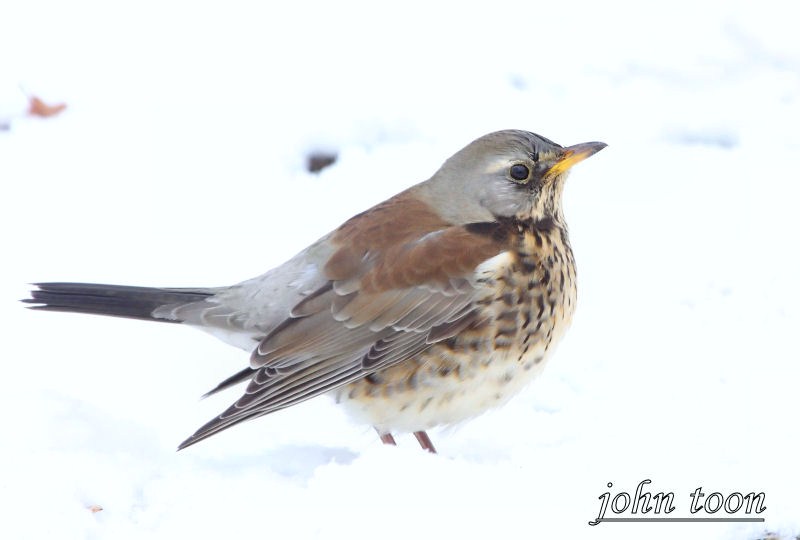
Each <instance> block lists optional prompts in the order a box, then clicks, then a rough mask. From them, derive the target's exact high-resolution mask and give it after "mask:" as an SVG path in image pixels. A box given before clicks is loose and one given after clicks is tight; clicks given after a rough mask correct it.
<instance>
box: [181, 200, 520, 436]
mask: <svg viewBox="0 0 800 540" xmlns="http://www.w3.org/2000/svg"><path fill="white" fill-rule="evenodd" d="M387 223H388V224H391V226H390V227H387ZM508 234H509V233H507V231H506V229H505V228H504V227H502V226H501V225H499V224H496V223H492V224H475V225H467V226H450V225H448V224H446V223H444V222H442V221H441V219H439V218H438V217H437V216H436V214H435V213H434V212H433V211H432V210H431V209H430V208H429V207H428V206H427V205H425V204H424V203H422V202H421V201H419V200H418V199H409V195H408V193H404V194H401V195H399V196H397V197H395V198H393V199H390V200H389V201H386V202H385V203H383V204H382V205H379V206H377V207H375V208H373V209H372V210H370V211H368V212H366V213H364V214H360V215H358V216H356V217H354V218H353V219H351V220H350V221H348V222H347V223H345V224H344V225H343V226H342V227H340V229H338V230H337V232H336V233H335V234H334V235H333V236H332V240H331V241H332V242H333V243H334V245H335V246H336V247H337V250H336V251H335V252H334V253H333V255H332V256H331V258H330V259H329V260H328V261H327V264H326V265H325V274H326V276H327V277H328V279H329V282H328V283H327V284H326V285H325V286H323V287H321V288H320V289H318V290H317V291H316V292H314V293H313V294H311V295H309V296H307V297H306V298H305V299H304V300H303V301H301V302H300V303H298V304H297V305H296V306H295V307H294V308H293V309H292V311H291V314H290V316H289V317H288V318H287V319H286V320H285V321H284V322H283V323H281V324H280V325H279V326H278V327H277V328H275V329H274V330H272V331H271V332H270V333H269V334H268V335H267V336H266V337H265V338H264V339H263V340H262V341H261V343H260V344H259V346H258V347H257V349H256V350H255V351H254V352H253V355H252V358H251V367H252V368H253V369H254V370H255V372H254V374H253V376H252V379H251V380H250V383H249V385H248V387H247V389H246V391H245V393H244V395H243V396H242V397H241V398H239V400H238V401H237V402H236V403H234V404H233V405H232V406H231V407H230V408H228V409H227V410H226V411H225V412H223V413H222V414H221V415H219V416H218V417H217V418H215V419H213V420H212V421H210V422H209V423H207V424H206V425H205V426H203V427H202V428H200V429H199V430H198V431H197V433H195V434H194V435H193V436H192V437H190V438H189V439H188V440H186V441H185V442H184V443H183V444H182V445H181V448H183V447H185V446H189V445H190V444H194V443H195V442H198V441H200V440H202V439H203V438H205V437H208V436H210V435H212V434H214V433H216V432H218V431H221V430H223V429H226V428H228V427H230V426H232V425H234V424H237V423H239V422H241V421H243V420H247V419H250V418H254V417H257V416H262V415H264V414H268V413H270V412H274V411H276V410H279V409H283V408H286V407H289V406H291V405H294V404H296V403H299V402H301V401H304V400H306V399H309V398H312V397H314V396H317V395H319V394H322V393H324V392H327V391H329V390H332V389H334V388H337V387H339V386H342V385H344V384H347V383H349V382H352V381H355V380H358V379H360V378H362V377H365V376H366V375H368V374H370V373H372V372H374V371H377V370H379V369H382V368H385V367H388V366H390V365H393V364H396V363H398V362H402V361H403V360H405V359H408V358H411V357H413V356H415V355H417V354H419V353H420V352H421V351H423V350H425V349H426V348H427V347H430V346H431V344H432V343H435V342H437V341H440V340H442V339H447V338H449V337H451V336H453V335H455V334H457V333H458V332H459V331H460V330H462V329H464V328H466V327H467V326H469V325H470V324H472V323H473V322H475V309H474V303H475V300H476V299H477V298H478V297H479V296H480V290H479V287H480V285H479V283H478V282H477V281H476V280H475V278H474V276H473V274H474V270H475V268H476V267H477V266H479V265H480V264H481V263H482V262H484V261H486V260H487V259H490V258H491V257H494V256H495V255H498V254H499V253H501V252H503V251H505V250H506V249H507V245H508Z"/></svg>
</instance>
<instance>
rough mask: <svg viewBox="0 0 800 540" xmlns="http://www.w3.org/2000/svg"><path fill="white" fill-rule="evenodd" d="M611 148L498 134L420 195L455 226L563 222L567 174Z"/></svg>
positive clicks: (450, 163) (476, 144)
mask: <svg viewBox="0 0 800 540" xmlns="http://www.w3.org/2000/svg"><path fill="white" fill-rule="evenodd" d="M605 146H606V145H605V143H601V142H590V143H583V144H577V145H574V146H568V147H563V146H561V145H560V144H557V143H555V142H553V141H551V140H550V139H547V138H545V137H542V136H541V135H537V134H536V133H531V132H528V131H520V130H504V131H496V132H494V133H489V134H488V135H484V136H483V137H480V138H479V139H476V140H474V141H472V142H471V143H470V144H468V145H467V146H465V147H464V148H463V149H461V150H459V151H458V152H456V153H455V154H454V155H453V156H451V157H450V158H449V159H448V160H447V161H445V163H444V164H443V165H442V166H441V168H440V169H439V170H438V171H437V172H436V174H435V175H433V177H431V178H430V179H429V180H427V181H426V182H423V183H422V184H419V185H418V186H416V191H417V193H418V194H419V196H420V197H421V198H423V199H425V200H427V202H429V203H431V204H432V205H433V206H434V207H435V208H437V210H438V211H439V212H440V213H441V215H442V217H443V218H445V219H447V220H448V221H450V222H451V223H454V224H466V223H476V222H486V221H497V220H498V219H502V218H515V219H520V220H524V219H534V220H539V219H545V218H550V219H555V220H557V221H562V220H563V217H562V215H561V193H562V191H563V187H564V180H565V179H566V177H567V172H568V171H569V169H570V167H572V166H573V165H575V164H576V163H578V162H579V161H582V160H584V159H586V158H587V157H589V156H591V155H593V154H595V153H596V152H598V151H600V150H602V149H603V148H605Z"/></svg>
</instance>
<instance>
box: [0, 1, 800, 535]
mask: <svg viewBox="0 0 800 540" xmlns="http://www.w3.org/2000/svg"><path fill="white" fill-rule="evenodd" d="M284 4H285V5H277V4H267V3H255V2H253V3H248V2H229V3H225V4H224V6H223V4H219V3H201V2H198V3H188V2H187V3H181V2H175V1H171V2H163V1H161V2H156V1H154V0H145V1H141V2H137V3H135V4H131V5H123V4H118V3H107V2H99V1H88V0H76V1H75V2H68V3H63V2H55V1H53V0H41V1H30V0H25V1H23V0H11V1H7V2H4V3H3V5H2V7H0V21H2V22H3V30H2V32H0V73H2V81H3V82H4V88H2V90H0V96H2V97H3V99H4V100H5V101H4V103H3V104H0V110H12V111H14V110H17V109H19V107H20V94H19V93H18V90H17V89H18V85H22V87H23V88H25V89H26V90H27V91H30V92H34V93H37V94H38V95H40V96H41V97H42V98H44V99H53V100H63V101H66V102H67V103H68V104H69V108H68V109H67V111H66V112H65V113H64V114H63V115H61V116H59V117H57V118H52V119H48V120H41V119H28V118H24V117H16V118H14V119H13V120H12V125H11V129H10V130H9V131H0V186H1V187H0V190H2V192H0V227H2V231H3V232H2V239H3V242H2V244H3V251H4V256H3V261H4V262H3V265H2V282H1V284H0V317H2V322H3V327H4V328H5V332H4V339H3V340H2V353H0V356H2V358H3V361H2V368H1V369H2V372H1V373H2V375H1V376H0V385H2V388H0V406H2V410H3V411H5V425H4V435H3V442H2V446H1V447H0V448H2V449H0V457H2V459H0V508H2V519H0V536H2V537H3V538H42V537H55V536H57V537H66V538H115V539H118V538H134V537H135V538H142V537H146V538H175V537H190V536H194V537H200V538H206V537H214V536H225V537H235V536H237V535H242V536H244V535H248V536H253V535H258V536H262V537H288V538H311V537H321V538H348V539H350V538H367V537H381V538H395V537H397V538H400V537H405V538H409V537H423V538H425V537H433V536H434V535H445V534H446V535H447V536H448V537H463V538H480V537H498V538H534V537H551V538H552V537H564V538H584V537H591V538H615V539H619V538H641V537H646V538H670V539H671V538H674V537H676V536H686V537H690V538H704V539H709V538H720V539H729V538H736V539H739V538H742V539H755V538H759V537H762V536H764V534H765V532H766V531H769V532H771V533H774V534H775V535H776V537H778V538H794V537H795V536H796V535H798V534H800V513H798V509H800V494H799V493H800V492H799V491H798V489H797V486H798V480H800V473H798V470H800V468H799V467H798V457H797V448H798V446H799V445H798V443H799V442H800V437H798V429H797V415H798V404H797V381H798V377H799V376H800V367H798V366H800V362H799V361H800V346H798V344H797V340H796V335H797V329H798V324H799V323H800V308H799V307H798V306H800V282H799V281H798V279H797V278H798V276H800V255H798V250H797V240H796V238H795V237H796V235H797V233H798V231H800V227H799V225H800V216H799V215H798V212H797V210H796V204H797V200H798V195H800V184H799V183H798V179H799V178H800V175H798V166H797V155H798V152H799V151H800V131H798V129H797V124H798V120H800V41H798V40H797V37H796V28H795V26H796V25H795V20H794V19H795V17H793V16H792V15H791V14H790V13H789V11H790V9H791V5H790V4H788V3H786V2H779V1H762V2H759V3H758V4H757V5H755V4H752V3H748V2H724V3H723V2H715V1H713V0H694V1H692V2H689V1H687V0H676V1H673V2H662V3H659V4H651V3H640V2H622V1H609V2H589V1H586V0H581V1H576V2H570V3H569V4H568V5H565V4H563V3H558V2H551V3H549V4H547V5H545V4H542V3H534V2H506V1H494V2H491V3H490V4H486V3H481V4H479V5H471V4H468V3H463V4H458V5H456V4H450V3H443V4H441V5H438V4H435V3H432V2H425V3H422V2H419V3H416V2H410V3H409V2H406V3H403V4H393V5H391V6H386V5H382V4H379V3H364V4H359V3H351V2H335V3H325V2H294V3H284ZM5 96H10V97H8V98H6V97H5ZM22 103H24V101H23V102H22ZM3 106H5V107H6V109H2V107H3ZM23 106H24V105H23ZM503 128H520V129H527V130H531V131H534V132H537V133H540V134H542V135H544V136H546V137H548V138H551V139H553V140H555V141H558V142H559V143H562V144H574V143H578V142H583V141H590V140H602V141H605V142H606V143H608V144H609V146H608V148H607V149H605V150H603V151H602V152H601V153H599V154H598V155H597V156H594V157H592V158H591V159H589V160H587V161H586V162H585V163H581V164H580V165H578V166H577V167H576V168H575V170H574V172H573V174H572V176H571V178H570V180H569V182H568V187H567V191H566V202H565V206H566V213H567V218H568V221H569V224H570V230H571V238H572V242H573V248H574V250H575V254H576V257H577V259H578V265H579V302H578V310H577V314H576V317H575V321H574V324H573V327H572V329H571V330H570V331H569V332H568V333H567V335H566V337H565V340H564V342H563V344H562V345H561V346H560V348H559V350H558V351H557V353H556V355H555V357H554V358H553V360H552V361H551V362H550V364H549V365H548V366H547V368H546V369H545V372H544V374H543V375H542V376H541V377H540V378H539V379H538V380H537V381H536V382H535V383H534V384H533V385H532V386H531V387H530V388H528V389H527V390H526V391H525V392H524V393H523V394H521V395H520V396H518V397H517V398H515V399H514V400H512V402H511V403H509V404H508V405H507V406H505V407H504V408H502V409H500V410H496V411H492V412H490V413H487V414H485V415H484V416H482V417H480V418H478V419H476V420H474V421H472V422H469V423H467V424H465V425H463V426H459V427H457V428H455V429H453V428H451V429H445V430H439V431H435V432H433V433H432V434H431V435H432V438H433V440H434V442H435V444H436V445H437V448H438V449H439V451H440V454H439V455H437V456H433V455H427V454H425V453H423V452H421V451H420V450H419V449H418V448H416V442H415V441H414V440H413V437H410V436H403V437H400V438H399V446H398V447H396V448H391V447H385V446H382V445H381V444H380V442H379V441H378V440H377V437H376V436H375V434H374V432H373V431H372V430H371V429H370V428H369V427H367V426H361V425H357V424H355V423H353V422H351V421H350V420H349V419H348V418H347V417H346V416H345V415H344V414H343V412H342V411H341V410H339V409H337V408H336V407H335V406H333V405H332V404H331V402H330V401H329V400H326V399H325V398H321V399H317V400H313V401H311V402H307V403H305V404H302V405H300V406H297V407H295V408H292V409H289V410H286V411H283V412H280V413H277V414H274V415H271V416H269V417H266V418H262V419H259V420H257V421H255V422H250V423H247V424H245V425H242V426H237V427H236V428H235V429H232V430H230V431H227V432H225V433H224V434H221V435H219V436H215V437H213V438H211V439H210V440H208V441H206V442H203V443H202V444H199V445H197V446H194V447H191V448H190V449H188V450H186V451H182V452H177V453H176V452H175V451H174V449H175V447H176V445H177V444H178V443H179V442H180V441H181V440H183V439H184V438H185V437H186V436H187V435H189V434H190V433H191V432H193V431H194V429H196V428H197V427H198V426H200V425H201V424H202V423H204V422H205V421H206V420H208V419H209V418H211V417H212V416H213V415H215V414H216V413H218V412H219V411H221V410H222V409H223V408H225V407H226V406H227V405H228V404H229V403H230V402H231V401H233V400H234V399H235V397H236V396H237V394H236V392H237V391H238V389H234V390H231V391H227V392H225V393H224V395H222V396H218V397H213V398H210V399H207V400H203V401H199V402H198V399H197V398H198V396H200V395H201V394H202V393H204V392H205V391H207V390H209V389H210V388H212V387H213V386H214V385H215V384H216V383H217V382H219V381H220V380H222V379H223V378H225V377H227V376H228V375H230V374H231V373H233V372H235V371H238V370H239V369H241V367H242V366H243V365H244V363H245V362H246V361H247V358H246V355H243V354H242V353H241V352H240V351H238V350H236V349H234V348H230V347H227V346H225V345H224V344H222V343H220V342H217V341H216V340H214V339H213V338H211V337H209V336H206V335H204V334H202V333H200V332H196V331H193V330H191V329H188V328H183V327H179V326H176V325H157V324H148V323H145V322H136V321H126V320H114V319H111V320H108V319H103V318H99V317H88V316H80V315H73V314H48V313H36V312H31V311H27V310H24V309H23V308H22V306H21V305H20V304H18V303H17V302H16V300H18V299H20V298H23V297H25V296H26V295H27V291H28V289H29V287H28V285H27V283H31V282H36V281H87V282H108V283H120V284H137V285H153V286H159V285H165V286H187V287H188V286H206V285H223V284H230V283H234V282H238V281H241V280H244V279H247V278H250V277H253V276H255V275H258V274H260V273H262V272H264V271H265V270H267V269H268V268H270V267H272V266H274V265H277V264H280V263H281V262H282V261H284V260H285V259H287V258H288V257H290V256H291V255H293V254H294V253H295V252H296V251H298V250H299V249H300V248H302V247H303V246H305V245H307V244H308V243H309V242H311V241H313V240H315V239H316V238H318V237H319V236H321V235H322V234H324V233H325V232H327V231H328V230H330V229H331V228H333V227H335V226H336V225H338V224H339V223H340V222H341V221H343V220H344V219H346V218H348V217H350V216H351V215H353V214H354V213H357V212H359V211H361V210H363V209H365V208H367V207H368V206H370V205H371V204H374V203H376V202H379V201H381V200H383V199H384V198H386V197H388V196H390V195H391V194H393V193H396V192H397V191H399V190H401V189H403V188H405V187H407V186H409V185H411V184H413V183H416V182H418V181H420V180H423V179H425V178H427V177H428V176H430V174H432V173H433V172H434V171H435V169H436V168H437V167H438V166H439V164H440V163H441V162H442V161H443V160H444V159H445V158H446V157H448V156H449V155H450V154H452V153H453V152H454V151H456V150H457V149H459V148H461V147H462V146H463V145H465V144H466V143H467V142H469V141H470V140H472V139H473V138H475V137H477V136H480V135H482V134H483V133H486V132H489V131H493V130H496V129H503ZM316 149H323V150H331V149H333V150H335V151H337V152H338V154H339V160H338V161H337V163H336V164H335V165H334V166H332V167H330V168H328V169H325V170H324V171H323V172H322V173H321V174H319V175H311V174H309V173H306V172H305V171H304V170H303V165H304V160H305V156H306V154H307V153H308V152H309V151H311V150H316ZM643 479H651V480H652V482H653V483H652V490H653V491H654V492H657V491H674V492H675V497H676V502H677V504H676V506H678V509H677V510H676V515H678V514H679V515H681V516H684V515H687V513H688V510H687V509H688V502H689V493H691V492H692V491H694V490H695V488H697V487H699V486H702V487H703V491H704V492H706V493H709V492H712V491H719V492H722V493H723V494H728V493H732V492H735V491H739V492H743V493H747V492H750V491H755V492H762V491H763V492H764V493H765V495H766V507H767V510H766V511H765V512H764V513H763V514H762V516H763V517H765V519H766V522H765V523H755V524H754V523H684V524H681V523H647V524H644V523H602V524H600V525H598V526H596V527H589V526H588V525H587V522H588V521H590V520H592V519H594V518H595V517H596V516H597V514H598V509H599V501H598V497H599V496H600V495H601V494H602V493H603V492H605V491H606V490H607V488H606V484H607V483H608V482H613V484H614V487H613V488H612V489H611V491H612V494H613V493H616V491H615V490H617V489H624V490H627V491H629V492H633V491H634V489H635V487H636V485H637V483H639V482H640V481H641V480H643ZM95 504H97V505H100V506H102V507H103V510H102V511H101V512H97V513H91V512H90V511H89V510H87V507H89V506H91V505H95Z"/></svg>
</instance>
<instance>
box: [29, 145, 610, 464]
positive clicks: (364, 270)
mask: <svg viewBox="0 0 800 540" xmlns="http://www.w3.org/2000/svg"><path fill="white" fill-rule="evenodd" d="M605 146H606V145H605V144H603V143H600V142H590V143H584V144H577V145H574V146H568V147H562V146H560V145H558V144H556V143H554V142H553V141H550V140H548V139H546V138H544V137H542V136H540V135H536V134H534V133H529V132H526V131H516V130H508V131H498V132H495V133H490V134H488V135H485V136H483V137H481V138H479V139H477V140H475V141H473V142H472V143H470V144H469V145H467V146H466V147H465V148H463V149H462V150H460V151H459V152H457V153H456V154H454V155H453V156H452V157H450V158H449V159H448V160H447V161H445V162H444V164H443V165H442V166H441V168H440V169H439V170H438V171H437V172H436V173H435V174H434V175H433V176H432V177H431V178H430V179H429V180H426V181H424V182H422V183H420V184H417V185H415V186H413V187H411V188H409V189H407V190H405V191H403V192H401V193H399V194H398V195H395V196H394V197H392V198H390V199H388V200H386V201H384V202H382V203H380V204H378V205H376V206H374V207H372V208H370V209H369V210H367V211H365V212H362V213H361V214H358V215H356V216H355V217H353V218H351V219H349V220H348V221H346V222H345V223H344V224H343V225H341V226H340V227H339V228H337V229H336V230H334V231H333V232H331V233H329V234H327V235H326V236H324V237H322V238H321V239H320V240H318V241H317V242H315V243H313V244H312V245H310V246H308V247H307V248H305V249H304V250H302V251H301V252H300V253H298V254H297V255H295V256H294V257H293V258H291V259H289V260H288V261H286V262H285V263H284V264H282V265H280V266H278V267H276V268H273V269H272V270H269V271H268V272H266V273H265V274H263V275H261V276H259V277H256V278H253V279H250V280H247V281H244V282H242V283H239V284H237V285H233V286H230V287H214V288H191V289H187V288H149V287H129V286H118V285H95V284H84V283H39V284H37V285H36V286H37V287H38V290H35V291H33V292H32V293H31V298H28V299H26V300H24V301H25V302H28V303H32V304H36V305H35V306H32V307H33V309H41V310H48V311H72V312H79V313H91V314H99V315H112V316H117V317H130V318H135V319H146V320H153V321H160V322H171V323H182V324H188V325H190V326H196V327H199V328H201V329H204V330H207V331H209V332H210V333H212V334H213V335H215V336H217V337H219V338H221V339H223V340H225V341H226V342H228V343H230V344H232V345H235V346H237V347H240V348H242V349H244V350H246V351H248V352H250V353H251V354H250V365H249V367H246V368H245V369H243V370H242V371H240V372H238V373H236V374H234V375H232V376H231V377H229V378H228V379H226V380H224V381H222V382H221V383H220V384H219V385H217V387H216V388H214V389H213V390H211V391H210V392H209V393H208V394H207V395H210V394H214V393H216V392H219V391H220V390H223V389H225V388H228V387H230V386H232V385H235V384H237V383H244V382H246V383H247V387H246V389H245V391H244V394H243V395H242V396H241V397H240V398H239V399H238V400H237V401H236V402H235V403H234V404H233V405H231V406H230V407H229V408H228V409H227V410H225V411H224V412H223V413H222V414H220V415H219V416H217V417H216V418H214V419H213V420H211V421H210V422H208V423H207V424H206V425H204V426H203V427H201V428H200V429H199V430H197V432H196V433H195V434H194V435H192V436H191V437H189V438H188V439H186V440H185V441H184V442H183V443H181V445H180V448H185V447H187V446H190V445H192V444H194V443H196V442H198V441H201V440H203V439H205V438H206V437H209V436H211V435H213V434H215V433H218V432H220V431H222V430H224V429H227V428H229V427H231V426H233V425H235V424H238V423H239V422H242V421H244V420H249V419H252V418H256V417H259V416H263V415H265V414H269V413H272V412H275V411H278V410H280V409H284V408H286V407H290V406H292V405H294V404H296V403H300V402H302V401H305V400H307V399H310V398H313V397H315V396H318V395H320V394H330V395H331V396H333V398H334V399H335V400H336V402H337V403H339V404H341V405H343V406H345V407H346V409H347V410H348V412H350V413H351V414H352V415H353V416H355V417H356V418H357V419H358V420H360V421H363V422H365V423H367V424H369V425H372V426H374V427H375V429H376V430H377V431H378V434H379V435H380V437H381V440H382V441H383V442H384V443H388V444H394V439H393V437H392V433H393V432H412V433H414V434H415V435H416V437H417V439H418V441H419V442H420V444H421V445H422V446H423V448H426V449H428V450H430V451H435V450H434V447H433V445H432V444H431V442H430V439H429V438H428V436H427V434H426V433H425V430H427V429H429V428H432V427H434V426H439V425H444V424H453V423H456V422H461V421H463V420H466V419H468V418H471V417H474V416H476V415H479V414H481V413H483V412H484V411H486V410H487V409H489V408H492V407H496V406H498V405H501V404H502V403H504V402H506V401H507V400H508V399H509V398H510V397H511V396H512V395H514V394H515V393H516V392H518V391H519V390H520V389H521V388H523V387H524V386H525V385H526V384H528V383H529V382H530V381H531V380H532V379H533V378H534V377H536V376H537V375H538V374H539V373H540V372H541V370H542V368H543V366H544V364H545V361H546V360H547V358H548V354H549V352H550V351H552V349H553V348H554V345H555V344H556V343H557V342H558V341H559V339H560V338H561V336H562V335H563V334H564V331H565V330H566V329H567V327H568V326H569V323H570V320H571V318H572V314H573V312H574V310H575V300H576V288H575V262H574V259H573V256H572V250H571V249H570V244H569V239H568V236H567V226H566V222H565V220H564V215H563V212H562V208H561V195H562V191H563V188H564V181H565V179H566V177H567V172H568V170H569V169H570V168H571V167H572V166H573V165H575V164H576V163H578V162H579V161H581V160H583V159H585V158H587V157H589V156H591V155H592V154H594V153H596V152H598V151H599V150H601V149H602V148H604V147H605Z"/></svg>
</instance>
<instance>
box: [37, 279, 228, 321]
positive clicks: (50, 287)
mask: <svg viewBox="0 0 800 540" xmlns="http://www.w3.org/2000/svg"><path fill="white" fill-rule="evenodd" d="M34 285H35V286H36V287H38V290H35V291H31V297H30V298H26V299H24V300H22V301H23V302H25V303H26V304H38V305H34V306H30V309H40V310H44V311H69V312H75V313H90V314H92V315H110V316H112V317H127V318H129V319H141V320H147V321H161V322H175V323H179V322H182V321H179V320H173V319H164V318H158V317H154V316H153V311H155V309H156V308H159V307H161V306H164V305H168V304H178V305H180V304H188V303H190V302H199V301H202V300H205V299H206V298H208V297H209V296H212V295H213V294H214V293H213V292H212V291H211V290H210V289H161V288H154V287H128V286H124V285H100V284H94V283H34Z"/></svg>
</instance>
